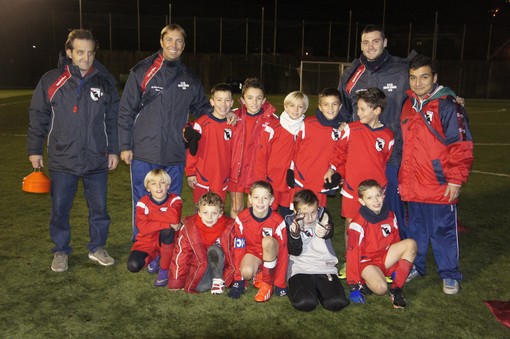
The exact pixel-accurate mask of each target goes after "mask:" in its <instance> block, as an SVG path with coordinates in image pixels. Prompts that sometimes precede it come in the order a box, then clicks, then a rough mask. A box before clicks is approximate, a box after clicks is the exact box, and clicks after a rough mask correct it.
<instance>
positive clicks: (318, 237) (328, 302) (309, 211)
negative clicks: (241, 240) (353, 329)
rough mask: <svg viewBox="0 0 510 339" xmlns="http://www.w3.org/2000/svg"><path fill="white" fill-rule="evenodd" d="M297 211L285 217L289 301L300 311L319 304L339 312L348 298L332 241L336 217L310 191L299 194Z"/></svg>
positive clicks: (297, 196)
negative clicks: (340, 278) (337, 265)
mask: <svg viewBox="0 0 510 339" xmlns="http://www.w3.org/2000/svg"><path fill="white" fill-rule="evenodd" d="M294 211H295V213H294V214H292V215H288V216H286V217H285V222H286V223H287V225H288V238H287V241H288V248H289V265H288V269H287V277H288V285H289V299H290V302H291V303H292V306H294V308H296V309H297V310H299V311H306V312H308V311H312V310H314V309H315V307H316V306H317V305H318V304H319V303H321V305H322V306H323V307H324V308H325V309H327V310H329V311H334V312H336V311H340V310H341V309H343V308H344V307H346V306H347V305H349V300H348V299H347V298H346V297H345V293H344V289H343V286H342V283H341V282H340V280H339V279H338V270H337V268H336V264H337V263H338V259H337V257H336V255H335V251H334V250H333V246H332V244H331V238H332V237H333V219H332V217H331V215H330V214H329V212H328V211H327V210H326V209H325V208H324V207H322V206H319V200H318V199H317V196H316V195H315V193H313V192H312V191H311V190H306V189H305V190H302V191H299V192H297V193H296V195H295V196H294Z"/></svg>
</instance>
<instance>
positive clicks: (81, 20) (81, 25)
mask: <svg viewBox="0 0 510 339" xmlns="http://www.w3.org/2000/svg"><path fill="white" fill-rule="evenodd" d="M79 6H80V28H83V16H82V12H81V0H79Z"/></svg>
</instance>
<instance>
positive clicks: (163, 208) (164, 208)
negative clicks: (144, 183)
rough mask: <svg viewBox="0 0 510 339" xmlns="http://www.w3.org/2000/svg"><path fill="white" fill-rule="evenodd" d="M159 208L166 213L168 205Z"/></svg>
mask: <svg viewBox="0 0 510 339" xmlns="http://www.w3.org/2000/svg"><path fill="white" fill-rule="evenodd" d="M159 210H160V211H161V212H163V213H165V212H166V211H168V207H161V208H160V209H159Z"/></svg>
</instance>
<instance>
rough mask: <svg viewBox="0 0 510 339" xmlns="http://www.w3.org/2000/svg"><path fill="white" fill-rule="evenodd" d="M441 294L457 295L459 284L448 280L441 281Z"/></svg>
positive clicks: (453, 280)
mask: <svg viewBox="0 0 510 339" xmlns="http://www.w3.org/2000/svg"><path fill="white" fill-rule="evenodd" d="M443 292H444V294H457V293H459V282H458V281H457V280H455V279H450V278H446V279H443Z"/></svg>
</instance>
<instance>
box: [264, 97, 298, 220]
mask: <svg viewBox="0 0 510 339" xmlns="http://www.w3.org/2000/svg"><path fill="white" fill-rule="evenodd" d="M283 106H284V108H285V110H284V111H283V112H282V114H281V115H280V119H279V120H277V121H274V122H271V123H270V124H269V125H267V126H266V127H265V129H264V131H263V132H262V137H261V138H260V139H261V140H260V146H259V147H258V148H257V159H256V168H255V179H256V180H266V181H267V182H270V183H271V186H273V189H274V201H273V204H272V206H271V208H272V209H273V210H274V211H276V210H279V211H280V215H282V216H285V215H288V214H291V213H292V210H291V209H290V203H291V188H290V187H289V186H288V184H287V178H286V177H287V171H288V170H289V168H290V164H291V162H292V159H293V157H294V149H295V145H296V136H297V134H298V133H299V131H300V130H301V127H302V125H303V120H304V119H305V116H304V114H305V112H306V110H307V108H308V97H307V96H306V94H304V93H303V92H299V91H294V92H291V93H289V94H288V95H287V96H286V97H285V99H284V101H283Z"/></svg>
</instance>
